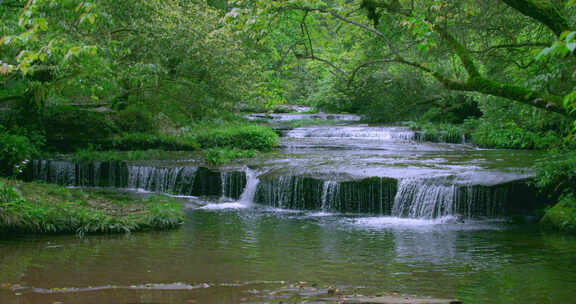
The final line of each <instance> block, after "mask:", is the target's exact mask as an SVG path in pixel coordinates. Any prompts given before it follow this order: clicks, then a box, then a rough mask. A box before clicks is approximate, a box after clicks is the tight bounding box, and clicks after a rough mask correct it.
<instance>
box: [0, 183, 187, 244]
mask: <svg viewBox="0 0 576 304" xmlns="http://www.w3.org/2000/svg"><path fill="white" fill-rule="evenodd" d="M182 220H183V208H182V205H181V204H180V203H179V202H178V201H176V200H175V199H172V198H170V197H166V196H151V197H148V198H146V199H141V198H138V199H136V198H134V197H132V196H130V195H128V194H118V193H114V192H109V191H103V190H101V191H85V190H80V189H68V188H65V187H61V186H55V185H47V184H40V183H24V182H10V183H9V182H8V181H7V180H5V179H0V233H32V234H56V233H78V234H87V233H119V232H124V233H126V232H135V231H143V230H160V229H168V228H173V227H176V226H178V225H179V224H180V223H181V222H182Z"/></svg>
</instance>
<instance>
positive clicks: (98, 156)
mask: <svg viewBox="0 0 576 304" xmlns="http://www.w3.org/2000/svg"><path fill="white" fill-rule="evenodd" d="M55 157H56V158H58V157H61V156H58V155H52V157H51V158H55ZM64 157H65V158H66V159H70V160H73V161H77V162H86V161H137V160H174V159H184V158H185V159H189V158H193V159H196V158H201V157H202V155H201V153H199V152H186V151H165V150H160V149H150V150H136V151H96V150H93V149H83V150H79V151H77V152H76V153H74V154H71V155H70V157H68V156H64Z"/></svg>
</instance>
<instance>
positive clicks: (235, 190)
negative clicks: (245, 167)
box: [220, 171, 248, 199]
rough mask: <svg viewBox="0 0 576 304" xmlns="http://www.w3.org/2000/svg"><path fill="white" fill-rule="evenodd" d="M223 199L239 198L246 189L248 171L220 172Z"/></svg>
mask: <svg viewBox="0 0 576 304" xmlns="http://www.w3.org/2000/svg"><path fill="white" fill-rule="evenodd" d="M220 179H221V185H222V198H223V199H238V198H239V197H240V196H241V195H242V194H243V192H245V189H246V183H247V179H248V173H244V172H236V171H223V172H220Z"/></svg>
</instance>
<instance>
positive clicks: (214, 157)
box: [204, 148, 257, 165]
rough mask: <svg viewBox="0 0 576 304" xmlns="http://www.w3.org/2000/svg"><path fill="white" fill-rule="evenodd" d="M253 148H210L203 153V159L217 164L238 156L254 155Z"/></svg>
mask: <svg viewBox="0 0 576 304" xmlns="http://www.w3.org/2000/svg"><path fill="white" fill-rule="evenodd" d="M256 153H257V152H256V151H254V150H238V149H233V148H232V149H230V148H210V149H207V150H206V151H205V153H204V159H205V160H206V162H207V163H208V164H210V165H219V164H223V163H227V162H230V161H232V160H235V159H238V158H249V157H254V156H255V155H256Z"/></svg>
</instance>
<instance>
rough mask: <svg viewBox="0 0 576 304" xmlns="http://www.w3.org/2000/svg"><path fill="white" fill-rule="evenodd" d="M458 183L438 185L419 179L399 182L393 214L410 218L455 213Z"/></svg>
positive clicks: (427, 217)
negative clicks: (454, 206)
mask: <svg viewBox="0 0 576 304" xmlns="http://www.w3.org/2000/svg"><path fill="white" fill-rule="evenodd" d="M455 196H456V185H436V184H430V183H425V182H423V181H422V180H418V179H404V180H402V181H400V182H399V183H398V191H397V192H396V197H395V198H394V206H393V207H392V215H393V216H398V217H409V218H425V219H430V218H441V217H444V216H449V215H454V212H453V205H454V198H455Z"/></svg>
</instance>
